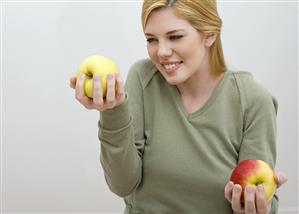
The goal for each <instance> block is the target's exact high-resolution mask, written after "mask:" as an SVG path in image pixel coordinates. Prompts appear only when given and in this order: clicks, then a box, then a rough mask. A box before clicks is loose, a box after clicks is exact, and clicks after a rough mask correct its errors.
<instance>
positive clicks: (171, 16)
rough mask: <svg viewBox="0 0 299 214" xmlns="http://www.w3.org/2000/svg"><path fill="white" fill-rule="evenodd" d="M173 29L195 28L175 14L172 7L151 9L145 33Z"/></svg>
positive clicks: (164, 31)
mask: <svg viewBox="0 0 299 214" xmlns="http://www.w3.org/2000/svg"><path fill="white" fill-rule="evenodd" d="M174 30H185V31H190V30H195V29H194V28H193V26H192V25H191V24H190V23H189V22H188V21H187V20H186V19H184V18H182V17H181V16H178V15H176V14H175V12H174V10H173V9H172V8H163V9H158V10H155V11H153V12H152V13H151V14H150V16H149V18H148V21H147V24H146V26H145V30H144V33H145V34H153V35H157V34H165V33H167V32H170V31H174Z"/></svg>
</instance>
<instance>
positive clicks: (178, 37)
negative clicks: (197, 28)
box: [169, 35, 183, 40]
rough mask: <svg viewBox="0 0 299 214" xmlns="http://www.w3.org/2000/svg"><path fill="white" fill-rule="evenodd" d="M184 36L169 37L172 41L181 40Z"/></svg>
mask: <svg viewBox="0 0 299 214" xmlns="http://www.w3.org/2000/svg"><path fill="white" fill-rule="evenodd" d="M182 37H183V36H182V35H172V36H170V37H169V39H170V40H179V39H181V38H182Z"/></svg>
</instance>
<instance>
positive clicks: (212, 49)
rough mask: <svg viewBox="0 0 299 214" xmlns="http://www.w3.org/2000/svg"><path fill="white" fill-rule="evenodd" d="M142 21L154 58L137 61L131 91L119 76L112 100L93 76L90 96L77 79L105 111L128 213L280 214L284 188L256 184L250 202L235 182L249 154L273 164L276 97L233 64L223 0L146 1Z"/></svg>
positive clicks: (110, 156)
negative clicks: (224, 42)
mask: <svg viewBox="0 0 299 214" xmlns="http://www.w3.org/2000/svg"><path fill="white" fill-rule="evenodd" d="M142 24H143V30H144V34H145V36H146V39H147V50H148V54H149V57H150V59H144V60H140V61H138V62H136V63H135V64H134V65H133V66H132V67H131V69H130V71H129V74H128V76H127V81H126V87H125V89H124V86H123V83H122V80H121V77H120V76H119V75H110V76H109V77H108V92H107V95H106V99H103V98H102V91H101V82H100V81H99V77H94V85H95V88H94V98H93V100H91V99H89V98H87V97H86V96H85V95H84V92H83V82H84V76H82V77H81V78H79V79H78V80H77V81H76V78H71V87H73V88H75V89H76V98H77V100H78V101H79V102H80V103H82V104H83V105H84V106H85V107H86V108H88V109H97V110H99V111H100V112H101V114H100V121H99V139H100V141H101V156H100V157H101V163H102V166H103V169H104V172H105V178H106V181H107V183H108V185H109V187H110V189H111V191H112V192H114V193H116V194H117V195H119V196H120V197H124V201H125V203H126V210H125V212H126V213H204V214H206V213H217V214H219V213H232V212H233V211H236V212H243V211H245V213H259V214H261V213H269V212H271V213H275V212H276V211H277V205H278V204H277V196H276V195H275V196H274V197H273V199H272V201H270V202H268V201H266V199H265V196H264V190H263V188H260V191H257V192H253V191H251V189H250V188H248V189H246V190H247V191H246V195H245V201H244V203H242V202H241V187H240V186H239V185H234V184H233V183H231V182H228V181H229V178H230V173H231V172H232V169H233V168H234V167H235V166H236V164H237V163H238V162H240V161H242V160H244V159H261V160H264V161H266V162H267V163H269V164H270V165H271V166H272V167H274V164H275V159H276V126H275V123H276V109H277V103H276V101H275V99H274V98H273V97H272V96H271V95H270V94H269V93H268V92H267V91H266V90H265V89H264V88H263V87H261V86H260V85H258V84H257V83H256V82H255V81H254V80H253V78H252V76H251V75H250V74H249V73H247V72H232V71H229V70H228V69H227V67H226V65H225V62H224V57H223V52H222V46H221V39H220V32H221V24H222V23H221V19H220V18H219V16H218V13H217V8H216V2H215V1H189V0H185V1H184V0H177V1H175V0H170V1H166V0H157V1H153V0H145V1H144V2H143V8H142ZM115 85H117V88H118V90H117V91H115ZM276 180H277V183H278V186H280V185H281V184H283V183H284V182H285V181H286V177H285V176H284V175H283V174H279V173H278V174H277V175H276Z"/></svg>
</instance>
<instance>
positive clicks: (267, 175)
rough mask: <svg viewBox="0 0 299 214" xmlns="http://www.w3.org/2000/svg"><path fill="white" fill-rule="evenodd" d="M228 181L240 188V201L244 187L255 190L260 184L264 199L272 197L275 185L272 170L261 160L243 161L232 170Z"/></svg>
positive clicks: (242, 198)
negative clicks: (263, 191) (262, 188)
mask: <svg viewBox="0 0 299 214" xmlns="http://www.w3.org/2000/svg"><path fill="white" fill-rule="evenodd" d="M230 180H231V181H232V182H233V183H234V184H239V185H241V187H242V197H241V200H242V201H244V190H245V187H246V186H252V187H253V188H254V190H256V188H257V186H258V185H259V184H261V185H262V186H263V187H264V190H265V195H266V199H267V200H268V201H269V200H271V198H272V197H273V195H274V193H275V191H276V189H277V184H276V182H275V179H274V172H273V170H272V168H271V167H270V166H269V165H268V164H267V163H266V162H264V161H262V160H254V159H252V160H243V161H241V162H240V163H239V164H238V165H237V166H236V167H235V169H234V170H233V172H232V175H231V178H230Z"/></svg>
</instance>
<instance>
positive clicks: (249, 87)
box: [230, 71, 277, 111]
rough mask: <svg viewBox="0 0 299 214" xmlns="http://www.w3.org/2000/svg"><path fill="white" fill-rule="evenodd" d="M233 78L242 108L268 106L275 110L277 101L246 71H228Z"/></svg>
mask: <svg viewBox="0 0 299 214" xmlns="http://www.w3.org/2000/svg"><path fill="white" fill-rule="evenodd" d="M230 73H231V76H232V78H234V80H235V82H236V85H237V88H238V91H239V94H240V98H241V100H242V102H243V105H244V108H251V107H253V106H259V105H260V106H268V107H273V106H274V108H275V111H276V110H277V101H276V99H275V98H274V96H273V95H272V94H271V93H270V92H269V90H268V89H266V88H265V87H264V86H263V85H261V84H260V83H259V82H257V81H256V80H255V79H254V77H253V75H252V74H251V73H250V72H248V71H230Z"/></svg>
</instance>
